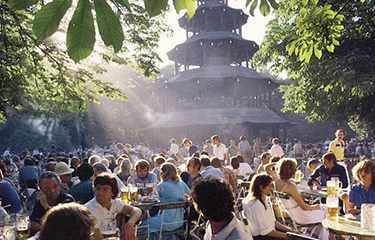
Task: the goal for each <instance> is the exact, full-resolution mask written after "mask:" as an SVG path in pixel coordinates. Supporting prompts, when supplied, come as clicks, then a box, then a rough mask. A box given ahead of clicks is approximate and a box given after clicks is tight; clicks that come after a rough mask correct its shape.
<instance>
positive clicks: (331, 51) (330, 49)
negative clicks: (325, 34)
mask: <svg viewBox="0 0 375 240" xmlns="http://www.w3.org/2000/svg"><path fill="white" fill-rule="evenodd" d="M326 49H327V51H328V52H330V53H333V52H334V51H335V46H334V45H328V46H326Z"/></svg>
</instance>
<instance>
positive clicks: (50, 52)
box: [0, 1, 167, 121]
mask: <svg viewBox="0 0 375 240" xmlns="http://www.w3.org/2000/svg"><path fill="white" fill-rule="evenodd" d="M27 2H29V1H27ZM54 4H57V5H59V7H61V8H67V5H64V4H67V3H66V2H64V4H63V3H60V2H56V3H54ZM32 11H33V9H28V10H27V11H18V12H15V11H13V10H12V9H11V8H9V6H8V5H7V4H6V3H5V2H4V1H1V2H0V29H1V34H0V83H1V84H0V92H1V95H0V121H4V120H5V119H6V118H7V117H8V116H10V115H12V114H14V113H17V112H33V113H41V114H44V115H54V116H56V115H60V116H61V115H62V114H66V113H73V112H80V111H85V110H86V109H87V104H88V103H89V102H98V100H99V96H105V97H108V98H110V99H123V100H124V99H126V96H125V95H124V93H123V92H121V91H120V90H119V89H117V88H116V87H114V86H113V85H112V84H110V83H108V82H104V81H101V80H98V79H96V77H95V74H96V73H98V72H102V71H103V70H104V69H103V68H102V67H101V66H100V64H103V63H105V62H108V61H112V62H118V63H120V64H123V63H126V64H130V65H134V66H136V67H138V68H139V69H140V71H142V72H143V73H144V74H145V75H148V76H150V75H153V74H155V73H156V72H157V68H156V66H155V62H156V61H158V59H157V58H156V57H153V56H157V54H156V48H157V43H158V41H159V34H160V33H161V32H163V31H165V30H167V27H166V25H165V24H163V23H162V22H161V21H160V19H158V18H155V19H152V20H150V19H149V16H148V15H147V14H146V13H145V11H144V9H143V8H142V7H138V6H134V7H133V11H132V12H131V13H128V14H127V15H126V16H124V17H123V20H124V21H126V22H127V33H128V34H127V35H125V38H126V41H127V42H128V45H127V47H126V48H125V47H122V49H121V52H120V53H119V54H113V53H112V52H110V53H108V52H107V51H102V52H97V53H96V56H95V59H97V60H99V61H100V64H94V65H93V64H75V63H74V62H73V61H72V60H71V59H70V58H69V56H68V55H67V53H66V51H65V50H64V48H61V46H60V45H59V44H56V42H54V41H52V40H51V39H45V40H41V39H38V38H36V37H35V35H34V34H33V32H32V26H33V27H34V28H33V30H34V32H35V31H36V32H39V33H38V34H41V32H43V31H41V30H40V29H39V30H38V28H37V27H36V25H33V24H32V22H33V21H35V18H33V12H32ZM85 14H87V13H85ZM60 15H61V14H60ZM60 15H59V16H60ZM87 16H88V15H86V17H87ZM46 17H47V20H48V21H52V18H51V17H49V18H48V16H46ZM54 17H56V16H54ZM86 17H85V18H86ZM38 21H43V20H38ZM75 27H76V26H73V28H75ZM68 28H69V27H68ZM51 29H53V30H55V29H56V25H55V26H49V29H48V31H47V32H51V31H52V30H51ZM59 31H60V30H59ZM103 31H107V29H106V30H103ZM146 31H147V34H146ZM43 34H45V32H44V33H43ZM79 41H81V40H79ZM68 42H69V41H68ZM93 43H94V42H93V41H91V43H90V44H93ZM99 44H100V43H99ZM72 46H73V47H75V48H76V49H78V50H79V51H80V52H81V53H84V52H85V50H84V49H79V48H77V46H76V45H75V43H74V41H73V42H72ZM139 49H141V50H139ZM145 52H148V54H149V55H147V56H145V55H144V53H145ZM68 53H69V50H68ZM85 54H87V53H85Z"/></svg>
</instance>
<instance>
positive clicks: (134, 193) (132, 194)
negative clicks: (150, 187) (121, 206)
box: [129, 185, 138, 203]
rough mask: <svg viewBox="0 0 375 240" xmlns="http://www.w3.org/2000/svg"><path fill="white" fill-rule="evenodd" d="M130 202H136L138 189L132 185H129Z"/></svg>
mask: <svg viewBox="0 0 375 240" xmlns="http://www.w3.org/2000/svg"><path fill="white" fill-rule="evenodd" d="M129 192H130V201H131V202H133V203H136V202H138V188H137V187H136V186H134V185H129Z"/></svg>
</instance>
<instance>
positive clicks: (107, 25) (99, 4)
mask: <svg viewBox="0 0 375 240" xmlns="http://www.w3.org/2000/svg"><path fill="white" fill-rule="evenodd" d="M94 4H95V12H96V22H97V24H98V28H99V33H100V36H101V38H102V40H103V42H104V44H105V45H106V46H112V47H113V49H114V50H115V52H118V51H119V50H120V49H121V47H122V42H123V41H124V32H123V30H122V26H121V23H120V20H119V18H118V17H117V16H116V14H115V13H114V12H113V10H112V9H111V7H110V6H109V5H108V3H107V2H106V1H105V0H94Z"/></svg>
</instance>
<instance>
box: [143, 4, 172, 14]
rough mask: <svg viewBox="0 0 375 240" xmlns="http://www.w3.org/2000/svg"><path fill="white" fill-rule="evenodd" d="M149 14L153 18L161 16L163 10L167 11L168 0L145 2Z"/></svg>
mask: <svg viewBox="0 0 375 240" xmlns="http://www.w3.org/2000/svg"><path fill="white" fill-rule="evenodd" d="M143 1H144V4H145V8H146V11H147V13H148V14H149V15H150V16H151V17H155V16H157V15H159V14H160V13H161V12H162V11H163V10H166V9H167V6H168V0H143Z"/></svg>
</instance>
